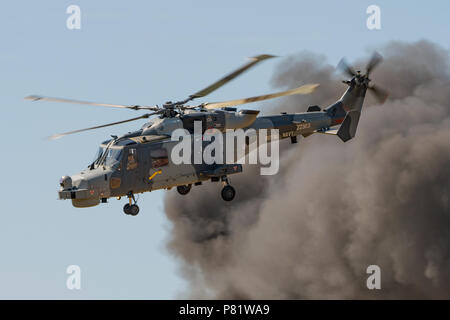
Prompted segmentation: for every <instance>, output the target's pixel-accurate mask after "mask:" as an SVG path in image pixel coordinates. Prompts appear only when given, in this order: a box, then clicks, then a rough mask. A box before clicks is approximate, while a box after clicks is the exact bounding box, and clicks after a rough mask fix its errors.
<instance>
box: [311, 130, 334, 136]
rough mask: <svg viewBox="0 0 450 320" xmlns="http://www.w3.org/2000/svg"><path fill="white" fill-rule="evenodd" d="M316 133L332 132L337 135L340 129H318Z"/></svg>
mask: <svg viewBox="0 0 450 320" xmlns="http://www.w3.org/2000/svg"><path fill="white" fill-rule="evenodd" d="M316 133H323V134H332V135H337V133H338V129H330V130H326V131H323V130H317V131H316Z"/></svg>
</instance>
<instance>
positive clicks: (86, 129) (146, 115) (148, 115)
mask: <svg viewBox="0 0 450 320" xmlns="http://www.w3.org/2000/svg"><path fill="white" fill-rule="evenodd" d="M161 112H162V111H157V112H152V113H146V114H143V115H142V116H139V117H136V118H131V119H128V120H122V121H117V122H112V123H108V124H103V125H100V126H95V127H90V128H85V129H79V130H73V131H68V132H64V133H58V134H54V135H52V136H50V137H49V139H51V140H54V139H59V138H61V137H63V136H67V135H69V134H73V133H78V132H83V131H88V130H94V129H100V128H104V127H109V126H114V125H116V124H121V123H125V122H130V121H135V120H139V119H146V118H148V117H150V116H152V115H155V114H158V113H161Z"/></svg>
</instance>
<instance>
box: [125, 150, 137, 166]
mask: <svg viewBox="0 0 450 320" xmlns="http://www.w3.org/2000/svg"><path fill="white" fill-rule="evenodd" d="M137 166H138V163H137V161H136V157H135V155H134V154H132V153H130V154H128V161H127V170H133V169H136V168H137Z"/></svg>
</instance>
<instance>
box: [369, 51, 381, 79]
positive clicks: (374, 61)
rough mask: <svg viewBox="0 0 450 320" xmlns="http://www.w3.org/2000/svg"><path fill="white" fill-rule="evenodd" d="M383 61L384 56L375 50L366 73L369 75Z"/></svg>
mask: <svg viewBox="0 0 450 320" xmlns="http://www.w3.org/2000/svg"><path fill="white" fill-rule="evenodd" d="M381 61H383V57H382V56H381V54H379V53H378V52H376V51H375V52H374V53H373V54H372V57H371V58H370V61H369V62H368V63H367V67H366V75H367V76H369V74H370V73H371V72H372V71H373V69H375V67H376V66H377V65H378V64H380V62H381Z"/></svg>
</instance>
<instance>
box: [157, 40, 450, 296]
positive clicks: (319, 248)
mask: <svg viewBox="0 0 450 320" xmlns="http://www.w3.org/2000/svg"><path fill="white" fill-rule="evenodd" d="M380 52H381V54H382V55H383V56H384V61H383V63H382V64H381V65H380V66H379V67H378V68H377V69H376V70H375V71H374V72H373V74H372V75H371V78H372V79H373V82H375V83H377V84H378V85H380V86H381V87H383V88H385V89H387V90H388V91H389V92H390V98H389V99H388V100H387V101H386V103H385V104H384V105H377V104H376V102H375V100H374V99H373V98H371V97H370V93H368V96H367V98H366V103H365V105H364V108H363V112H362V116H361V120H360V123H359V127H358V131H357V134H356V137H355V138H354V139H353V140H350V141H349V142H347V143H343V142H342V141H340V140H339V139H338V138H337V137H333V136H329V135H321V134H314V135H312V136H310V137H308V138H305V139H304V138H302V139H300V140H299V143H298V144H290V142H289V141H283V142H282V145H281V149H282V150H281V159H280V172H279V173H278V174H277V175H275V176H260V175H259V169H258V168H255V167H254V166H246V167H244V173H242V174H240V175H236V176H231V177H230V178H231V183H232V185H233V186H234V187H235V188H236V191H237V195H236V198H235V200H234V201H233V202H231V203H225V202H224V201H222V200H221V198H220V189H221V185H220V184H219V183H205V184H204V185H203V186H200V187H194V188H193V189H192V190H191V193H190V194H189V195H188V196H181V195H179V194H177V192H176V191H171V192H168V193H167V196H166V198H165V212H166V214H167V217H168V218H169V220H170V222H171V228H172V230H171V236H170V237H171V238H170V239H169V243H168V248H169V250H170V252H171V253H173V254H174V255H175V256H176V257H178V258H179V261H180V269H181V272H182V274H183V276H184V277H185V278H186V279H187V281H188V284H189V286H188V292H187V293H186V295H187V297H188V298H225V299H228V298H236V299H240V298H245V299H309V298H324V299H332V298H337V299H350V298H357V299H359V298H368V299H372V298H387V299H390V298H407V299H408V298H447V299H448V298H450V115H449V114H450V71H449V63H448V52H447V51H446V50H444V49H442V48H440V47H438V46H437V45H435V44H432V43H430V42H427V41H420V42H416V43H412V44H411V43H409V44H408V43H401V42H392V43H389V44H387V45H386V46H384V47H383V48H381V50H380ZM367 59H368V58H367V57H366V59H361V60H360V61H359V62H360V63H356V64H357V65H360V66H364V63H365V62H366V61H367ZM361 70H364V69H361ZM342 79H344V77H343V76H342V75H340V74H337V73H336V71H335V67H334V66H332V65H329V64H327V63H326V60H325V58H324V57H323V56H320V55H317V54H313V53H308V52H303V53H300V54H298V55H294V56H292V57H289V58H286V59H285V60H284V61H282V62H281V63H280V65H279V68H278V71H277V73H276V74H275V75H274V77H273V80H272V83H273V85H274V86H275V87H278V88H294V87H297V86H298V85H299V84H302V83H314V82H318V83H320V84H321V86H320V87H319V89H318V90H317V91H316V92H315V93H314V94H312V95H311V96H308V97H305V96H297V97H289V98H286V99H279V100H277V101H276V102H275V103H276V104H275V103H274V105H276V106H275V107H273V108H272V109H271V110H270V112H267V114H275V112H280V111H287V112H300V111H305V110H306V108H307V107H308V106H309V105H315V104H318V105H320V106H321V107H326V106H327V105H328V104H330V103H331V102H333V101H335V100H337V99H338V98H339V97H340V95H341V94H342V93H343V92H344V90H345V88H346V85H344V84H342V83H341V82H340V80H342ZM369 265H378V266H380V268H381V290H368V289H367V287H366V280H367V277H368V276H369V275H368V274H367V273H366V269H367V267H368V266H369Z"/></svg>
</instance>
